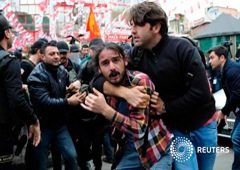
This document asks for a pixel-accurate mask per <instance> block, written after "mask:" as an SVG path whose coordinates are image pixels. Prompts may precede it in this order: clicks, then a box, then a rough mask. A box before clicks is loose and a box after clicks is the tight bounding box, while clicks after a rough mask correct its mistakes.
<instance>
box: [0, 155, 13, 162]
mask: <svg viewBox="0 0 240 170" xmlns="http://www.w3.org/2000/svg"><path fill="white" fill-rule="evenodd" d="M12 160H13V154H10V155H3V156H0V163H6V162H12Z"/></svg>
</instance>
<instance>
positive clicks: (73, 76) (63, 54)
mask: <svg viewBox="0 0 240 170" xmlns="http://www.w3.org/2000/svg"><path fill="white" fill-rule="evenodd" d="M57 48H58V50H59V53H60V62H61V64H62V65H63V66H64V67H65V69H66V70H67V71H68V74H69V84H71V83H72V82H74V81H76V80H77V74H78V72H79V69H80V66H79V65H78V64H76V63H74V62H72V61H71V60H70V59H69V58H68V56H69V54H70V52H69V47H68V45H67V43H66V42H65V41H59V42H57Z"/></svg>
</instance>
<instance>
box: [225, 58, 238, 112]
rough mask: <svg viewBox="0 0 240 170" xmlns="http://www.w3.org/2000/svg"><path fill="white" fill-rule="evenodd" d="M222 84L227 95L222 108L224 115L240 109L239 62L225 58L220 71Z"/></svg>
mask: <svg viewBox="0 0 240 170" xmlns="http://www.w3.org/2000/svg"><path fill="white" fill-rule="evenodd" d="M221 75H222V85H223V89H224V92H225V94H226V96H227V102H226V104H225V106H224V107H223V108H222V112H223V114H225V115H229V113H230V111H235V110H236V108H237V107H238V108H239V109H240V64H238V63H236V62H233V61H231V60H229V59H227V61H226V63H225V64H224V66H223V69H222V71H221Z"/></svg>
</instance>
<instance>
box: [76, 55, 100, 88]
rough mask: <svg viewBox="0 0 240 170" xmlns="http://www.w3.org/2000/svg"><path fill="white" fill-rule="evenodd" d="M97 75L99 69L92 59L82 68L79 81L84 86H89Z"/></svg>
mask: <svg viewBox="0 0 240 170" xmlns="http://www.w3.org/2000/svg"><path fill="white" fill-rule="evenodd" d="M95 73H97V68H96V66H95V65H94V62H93V60H92V59H90V60H88V61H87V62H85V63H84V64H83V65H82V66H81V68H80V70H79V73H78V79H80V80H81V83H82V84H89V83H90V82H91V81H92V79H93V77H94V75H95Z"/></svg>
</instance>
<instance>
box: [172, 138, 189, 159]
mask: <svg viewBox="0 0 240 170" xmlns="http://www.w3.org/2000/svg"><path fill="white" fill-rule="evenodd" d="M170 152H171V155H172V157H173V159H175V160H176V161H178V162H186V161H187V160H189V159H190V158H191V156H192V155H193V144H192V142H191V141H190V140H189V139H188V138H185V137H176V138H175V139H174V140H173V141H172V143H171V145H170Z"/></svg>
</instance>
